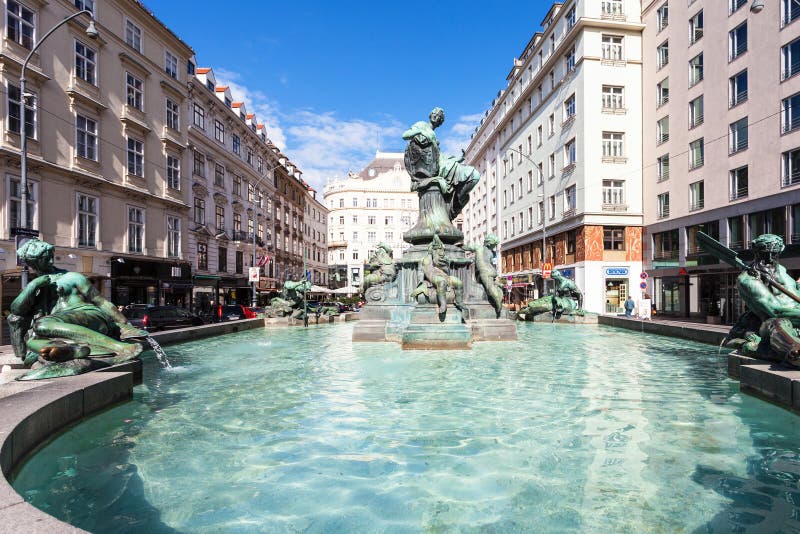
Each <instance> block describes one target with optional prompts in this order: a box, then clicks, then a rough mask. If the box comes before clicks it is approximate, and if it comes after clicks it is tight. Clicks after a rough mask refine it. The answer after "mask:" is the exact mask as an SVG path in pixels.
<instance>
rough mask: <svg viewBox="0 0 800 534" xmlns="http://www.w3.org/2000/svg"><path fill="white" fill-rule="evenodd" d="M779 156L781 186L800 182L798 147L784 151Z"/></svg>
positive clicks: (799, 154) (799, 149)
mask: <svg viewBox="0 0 800 534" xmlns="http://www.w3.org/2000/svg"><path fill="white" fill-rule="evenodd" d="M781 156H782V158H781V159H782V162H783V164H782V167H783V169H782V174H783V180H782V184H783V186H784V187H786V186H789V185H797V184H800V148H795V149H794V150H790V151H788V152H784V153H783V154H782V155H781Z"/></svg>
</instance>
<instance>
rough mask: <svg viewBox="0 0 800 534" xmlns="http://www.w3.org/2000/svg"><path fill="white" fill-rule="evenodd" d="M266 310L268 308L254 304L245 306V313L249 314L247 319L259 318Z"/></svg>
mask: <svg viewBox="0 0 800 534" xmlns="http://www.w3.org/2000/svg"><path fill="white" fill-rule="evenodd" d="M266 311H267V310H265V309H264V308H261V307H259V306H256V307H255V308H254V307H253V306H250V307H246V308H245V314H246V315H247V317H246V319H257V318H259V317H262V316H263V315H264V313H266Z"/></svg>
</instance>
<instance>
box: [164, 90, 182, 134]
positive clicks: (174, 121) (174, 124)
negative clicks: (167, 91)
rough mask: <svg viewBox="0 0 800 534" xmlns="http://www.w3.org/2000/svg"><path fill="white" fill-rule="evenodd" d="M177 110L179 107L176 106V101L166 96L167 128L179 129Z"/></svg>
mask: <svg viewBox="0 0 800 534" xmlns="http://www.w3.org/2000/svg"><path fill="white" fill-rule="evenodd" d="M179 110H180V107H179V106H178V103H177V102H173V101H172V100H170V99H169V98H167V128H172V129H173V130H180V128H181V124H180V115H179V113H180V111H179Z"/></svg>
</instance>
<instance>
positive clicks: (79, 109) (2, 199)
mask: <svg viewBox="0 0 800 534" xmlns="http://www.w3.org/2000/svg"><path fill="white" fill-rule="evenodd" d="M82 8H87V9H90V10H92V9H94V10H95V18H96V26H97V29H98V30H99V37H97V38H96V39H91V38H89V37H88V36H87V35H86V33H85V29H86V27H87V24H88V22H89V20H88V17H85V16H81V17H78V18H76V19H73V20H72V21H70V22H68V23H67V24H65V25H64V26H62V27H60V28H59V29H58V30H56V31H55V32H54V33H53V34H52V35H51V36H50V37H48V38H47V39H46V40H45V41H44V42H43V43H42V45H41V47H40V48H39V50H38V53H37V54H35V55H34V56H33V59H32V61H31V63H30V64H29V67H28V69H27V70H26V77H27V80H28V90H29V91H30V93H32V95H33V96H32V97H31V99H30V100H31V101H30V103H29V105H28V106H26V108H27V114H26V122H27V131H28V137H29V142H28V192H29V205H28V220H27V221H22V220H21V216H20V203H21V185H20V149H21V146H20V106H21V100H22V99H21V95H20V88H19V78H20V75H21V67H22V63H23V60H24V59H25V57H26V55H27V54H28V52H29V51H30V50H31V48H32V47H33V43H34V39H39V38H40V37H41V36H42V35H44V34H45V33H46V32H47V31H48V30H49V29H50V28H51V27H53V26H55V25H56V24H58V23H60V22H62V21H63V20H64V19H65V18H67V17H68V16H70V15H73V14H75V13H76V12H77V11H79V10H80V9H82ZM3 9H4V11H5V14H4V15H5V16H4V17H2V22H1V23H0V24H2V25H3V26H4V27H3V35H4V36H5V39H4V40H3V42H2V43H0V47H1V48H2V53H0V71H2V72H0V83H2V91H3V95H4V96H3V98H2V99H0V107H2V110H0V151H1V152H2V155H3V157H2V158H0V177H1V178H2V183H3V186H2V187H0V246H1V247H2V250H3V252H2V253H1V254H0V270H2V283H0V286H2V291H3V299H2V300H3V302H2V306H3V309H4V310H6V309H8V306H9V304H10V301H11V299H13V298H14V297H15V296H16V295H17V293H18V292H19V289H20V283H19V280H20V279H19V272H20V268H19V267H18V266H17V264H16V255H15V246H14V238H13V236H12V235H11V229H12V228H15V227H27V228H34V229H36V230H39V232H40V237H41V238H42V239H44V240H46V241H48V242H50V243H53V244H54V245H55V247H56V265H57V266H58V267H61V268H65V269H70V270H74V271H78V272H81V273H83V274H85V275H86V276H87V278H88V279H89V280H90V281H91V282H92V283H93V284H94V285H95V287H96V288H97V289H98V290H99V291H100V293H101V294H102V295H104V296H106V297H107V298H112V299H113V300H114V301H115V302H117V303H120V304H126V303H128V302H163V303H170V304H172V303H174V304H181V303H186V302H188V299H189V298H190V290H189V288H190V285H191V267H190V263H189V262H188V240H187V232H186V219H187V213H188V211H189V203H188V200H189V197H188V195H189V184H188V183H187V181H186V179H185V177H184V175H183V174H181V171H180V170H181V169H183V168H185V166H186V164H187V163H188V161H189V160H188V159H187V158H188V154H187V152H186V149H185V147H186V144H187V127H186V122H185V117H183V116H182V115H183V113H184V110H185V109H186V105H187V88H186V81H187V68H188V65H189V59H190V58H191V57H192V55H193V51H192V49H191V48H190V47H189V46H188V45H187V44H186V43H185V42H183V41H182V40H181V39H180V38H178V37H177V36H176V35H175V34H174V33H172V32H171V31H170V30H169V29H168V28H167V27H165V26H164V25H163V24H162V23H161V22H160V21H159V20H157V19H156V18H155V17H154V16H153V14H152V13H151V12H150V11H148V10H147V9H146V8H145V7H144V6H143V5H142V4H141V3H140V2H136V1H127V0H126V1H122V0H108V1H106V2H102V3H95V2H91V1H88V0H85V1H75V2H64V1H54V2H42V1H31V2H24V1H20V2H18V1H11V0H9V1H8V2H5V3H4V4H3Z"/></svg>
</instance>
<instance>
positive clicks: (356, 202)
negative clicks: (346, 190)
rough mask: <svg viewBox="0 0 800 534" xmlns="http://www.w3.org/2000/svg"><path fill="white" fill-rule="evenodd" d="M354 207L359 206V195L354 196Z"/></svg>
mask: <svg viewBox="0 0 800 534" xmlns="http://www.w3.org/2000/svg"><path fill="white" fill-rule="evenodd" d="M353 207H354V208H357V207H358V198H357V197H353Z"/></svg>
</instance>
